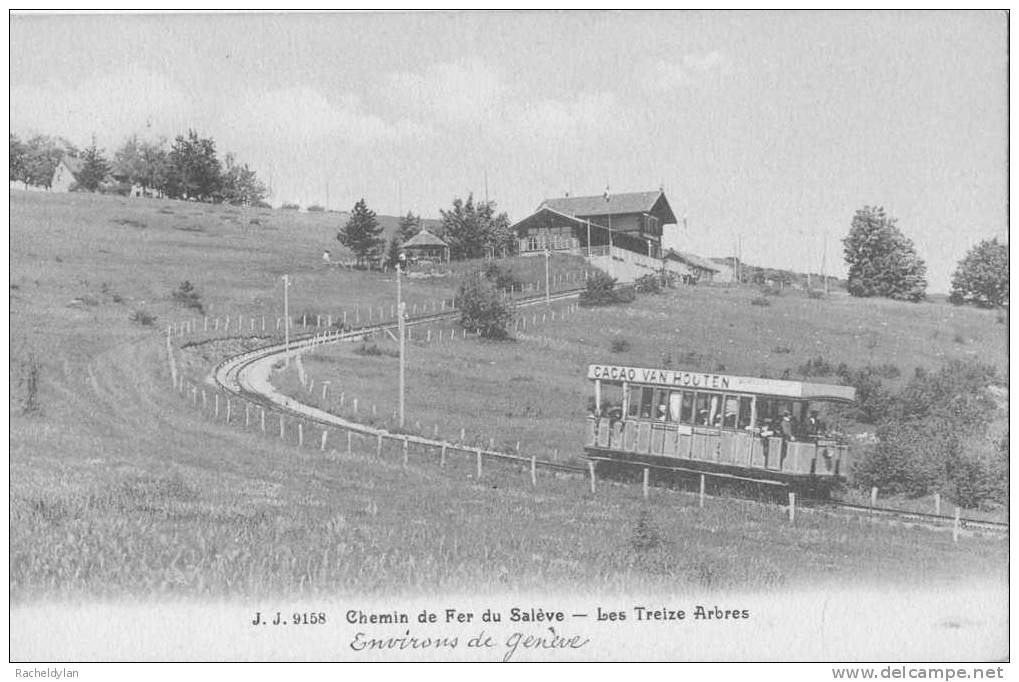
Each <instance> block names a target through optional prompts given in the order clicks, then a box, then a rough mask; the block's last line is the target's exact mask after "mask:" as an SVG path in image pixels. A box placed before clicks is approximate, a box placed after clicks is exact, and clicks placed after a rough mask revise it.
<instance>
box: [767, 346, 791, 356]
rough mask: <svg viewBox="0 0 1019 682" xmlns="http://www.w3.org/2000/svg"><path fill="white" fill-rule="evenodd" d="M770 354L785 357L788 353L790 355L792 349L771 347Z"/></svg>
mask: <svg viewBox="0 0 1019 682" xmlns="http://www.w3.org/2000/svg"><path fill="white" fill-rule="evenodd" d="M771 352H772V353H775V354H776V355H785V354H788V353H792V352H793V349H792V348H790V347H789V346H772V348H771Z"/></svg>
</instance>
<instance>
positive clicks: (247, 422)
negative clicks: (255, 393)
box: [244, 401, 251, 426]
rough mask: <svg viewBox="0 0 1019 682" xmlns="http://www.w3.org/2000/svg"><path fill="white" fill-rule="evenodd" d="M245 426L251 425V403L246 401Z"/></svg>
mask: <svg viewBox="0 0 1019 682" xmlns="http://www.w3.org/2000/svg"><path fill="white" fill-rule="evenodd" d="M244 426H251V403H249V402H247V401H244Z"/></svg>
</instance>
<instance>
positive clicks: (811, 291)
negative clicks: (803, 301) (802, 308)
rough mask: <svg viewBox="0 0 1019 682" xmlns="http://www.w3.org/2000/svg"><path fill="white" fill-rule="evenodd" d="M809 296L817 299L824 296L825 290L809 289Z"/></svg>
mask: <svg viewBox="0 0 1019 682" xmlns="http://www.w3.org/2000/svg"><path fill="white" fill-rule="evenodd" d="M807 298H810V299H813V300H815V301H816V300H817V299H819V298H824V292H823V291H821V290H820V289H807Z"/></svg>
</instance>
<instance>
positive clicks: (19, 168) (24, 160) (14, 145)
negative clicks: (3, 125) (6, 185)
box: [9, 133, 28, 182]
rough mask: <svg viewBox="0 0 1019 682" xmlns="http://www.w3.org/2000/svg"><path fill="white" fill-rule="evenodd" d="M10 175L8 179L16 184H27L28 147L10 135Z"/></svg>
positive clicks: (13, 135)
mask: <svg viewBox="0 0 1019 682" xmlns="http://www.w3.org/2000/svg"><path fill="white" fill-rule="evenodd" d="M10 138H11V147H10V150H11V151H10V157H9V162H10V175H9V179H11V180H14V181H16V182H27V180H26V178H27V177H28V145H26V144H25V143H24V142H22V141H21V140H20V139H19V138H18V136H17V135H15V134H14V133H10Z"/></svg>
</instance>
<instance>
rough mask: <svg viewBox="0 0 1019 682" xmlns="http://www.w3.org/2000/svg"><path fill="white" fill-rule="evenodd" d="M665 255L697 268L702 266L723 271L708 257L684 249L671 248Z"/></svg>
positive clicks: (702, 268)
mask: <svg viewBox="0 0 1019 682" xmlns="http://www.w3.org/2000/svg"><path fill="white" fill-rule="evenodd" d="M665 257H666V258H668V259H671V260H677V261H679V262H680V263H686V264H687V265H692V266H694V267H695V268H700V269H701V270H711V271H712V272H721V271H722V270H721V268H719V267H718V266H717V265H715V264H714V263H712V262H711V261H709V260H708V259H706V258H701V257H700V256H696V255H694V254H692V253H685V252H683V251H676V250H675V249H669V250H668V251H667V252H666V253H665Z"/></svg>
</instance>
